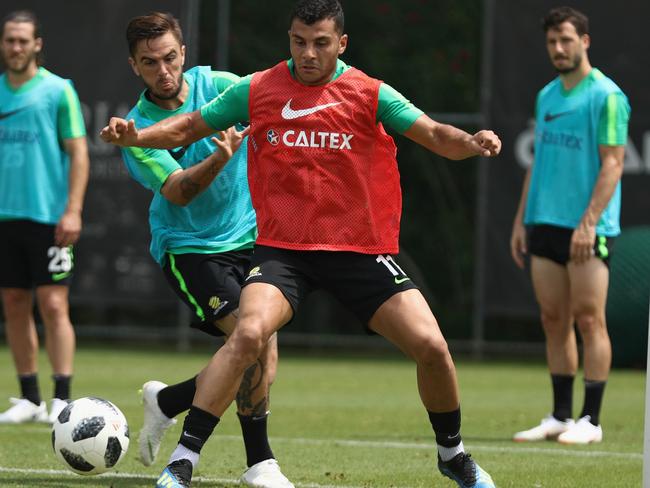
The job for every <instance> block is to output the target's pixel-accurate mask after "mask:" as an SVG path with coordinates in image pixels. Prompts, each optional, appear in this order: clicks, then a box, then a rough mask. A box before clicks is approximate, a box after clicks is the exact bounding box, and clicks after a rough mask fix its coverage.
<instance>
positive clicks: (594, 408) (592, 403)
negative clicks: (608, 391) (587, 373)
mask: <svg viewBox="0 0 650 488" xmlns="http://www.w3.org/2000/svg"><path fill="white" fill-rule="evenodd" d="M606 384H607V382H606V381H591V380H588V379H586V378H585V403H584V406H583V407H582V413H581V414H580V418H582V417H584V416H585V415H589V417H590V420H589V421H590V422H591V423H592V424H594V425H598V424H599V423H600V407H601V406H602V404H603V393H605V385H606Z"/></svg>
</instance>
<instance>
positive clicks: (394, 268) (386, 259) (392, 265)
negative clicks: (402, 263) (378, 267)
mask: <svg viewBox="0 0 650 488" xmlns="http://www.w3.org/2000/svg"><path fill="white" fill-rule="evenodd" d="M376 261H377V262H378V263H381V264H383V265H384V266H386V269H388V271H390V273H391V274H392V275H393V276H394V277H395V284H397V285H399V284H401V283H404V282H405V281H408V280H409V277H408V276H406V273H405V272H404V270H403V269H402V268H400V267H399V264H397V263H396V262H395V260H394V259H393V256H391V255H390V254H386V255H385V256H384V255H382V254H380V255H378V256H377V259H376ZM400 277H401V278H400Z"/></svg>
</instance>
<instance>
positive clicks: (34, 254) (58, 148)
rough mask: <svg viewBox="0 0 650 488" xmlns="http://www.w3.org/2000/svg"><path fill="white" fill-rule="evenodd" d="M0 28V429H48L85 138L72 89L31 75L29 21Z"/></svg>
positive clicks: (67, 328)
mask: <svg viewBox="0 0 650 488" xmlns="http://www.w3.org/2000/svg"><path fill="white" fill-rule="evenodd" d="M0 29H1V35H2V39H1V43H0V50H1V53H2V60H3V63H4V66H5V68H6V70H5V72H4V73H3V74H2V76H0V235H1V236H2V239H0V255H2V258H3V265H2V269H0V292H1V294H2V309H3V312H4V317H5V331H6V334H7V342H8V343H9V347H10V348H11V352H12V354H13V358H14V364H15V366H16V371H17V373H18V380H19V382H20V389H21V398H19V399H12V403H13V404H14V405H13V406H12V407H11V408H10V409H8V410H7V411H6V412H4V413H1V414H0V423H22V422H29V421H41V422H50V423H52V422H53V421H54V419H56V417H57V416H58V415H59V412H60V411H61V410H63V408H64V407H65V405H66V404H67V403H66V400H67V399H69V398H70V380H71V377H72V365H73V358H74V350H75V334H74V330H73V328H72V324H71V323H70V316H69V313H68V286H69V282H70V277H71V275H72V270H73V254H72V246H73V244H75V243H76V242H77V239H79V234H80V232H81V210H82V207H83V199H84V193H85V191H86V185H87V183H88V167H89V163H88V149H87V144H86V129H85V127H84V121H83V117H82V115H81V107H80V104H79V98H78V97H77V93H76V92H75V90H74V88H73V86H72V83H71V82H70V81H69V80H64V79H63V78H60V77H58V76H56V75H55V74H53V73H50V72H49V71H48V70H46V69H45V68H43V67H41V66H40V56H41V51H42V47H43V39H42V38H41V35H40V25H39V22H38V20H37V19H36V17H35V16H34V14H33V13H31V12H28V11H17V12H12V13H10V14H8V15H7V16H6V17H5V18H4V20H3V22H2V24H1V26H0ZM33 290H34V291H35V295H36V303H37V304H38V309H39V312H40V316H41V318H42V320H43V324H44V325H45V343H46V348H47V352H48V356H49V359H50V364H51V365H52V372H53V378H54V396H53V400H52V405H51V409H50V412H49V415H48V411H47V408H46V405H45V402H43V401H41V395H40V391H39V388H38V381H37V369H38V363H37V354H38V336H37V335H36V328H35V326H34V316H33V313H32V309H33V305H34V303H33Z"/></svg>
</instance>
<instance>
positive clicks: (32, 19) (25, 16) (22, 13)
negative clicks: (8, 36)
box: [0, 10, 43, 66]
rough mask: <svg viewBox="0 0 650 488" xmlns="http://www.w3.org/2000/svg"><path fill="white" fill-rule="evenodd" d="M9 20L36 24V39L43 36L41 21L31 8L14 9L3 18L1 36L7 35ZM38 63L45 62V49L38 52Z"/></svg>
mask: <svg viewBox="0 0 650 488" xmlns="http://www.w3.org/2000/svg"><path fill="white" fill-rule="evenodd" d="M7 22H15V23H28V24H32V25H33V26H34V39H38V38H39V37H42V35H41V22H40V21H39V20H38V17H36V14H35V13H34V12H32V11H31V10H14V11H13V12H9V13H8V14H7V15H5V16H4V18H3V19H2V30H0V36H2V37H4V35H5V26H6V25H7ZM36 64H37V65H38V66H41V65H42V64H43V51H42V50H41V52H39V53H37V54H36Z"/></svg>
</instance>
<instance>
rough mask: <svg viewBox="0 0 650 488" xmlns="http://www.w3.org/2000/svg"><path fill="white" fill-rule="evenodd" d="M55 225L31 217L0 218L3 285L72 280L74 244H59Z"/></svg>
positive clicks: (0, 278)
mask: <svg viewBox="0 0 650 488" xmlns="http://www.w3.org/2000/svg"><path fill="white" fill-rule="evenodd" d="M55 229H56V226H55V225H52V224H41V223H39V222H34V221H31V220H3V221H0V256H2V266H0V288H25V289H31V288H35V287H38V286H43V285H65V286H68V285H69V284H70V278H71V277H72V270H73V268H74V260H73V253H72V246H66V247H59V246H57V245H56V244H55V243H54V230H55Z"/></svg>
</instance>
